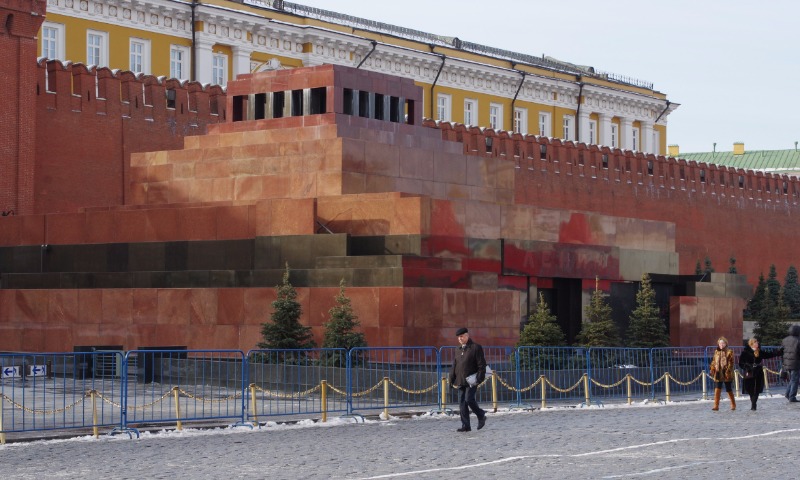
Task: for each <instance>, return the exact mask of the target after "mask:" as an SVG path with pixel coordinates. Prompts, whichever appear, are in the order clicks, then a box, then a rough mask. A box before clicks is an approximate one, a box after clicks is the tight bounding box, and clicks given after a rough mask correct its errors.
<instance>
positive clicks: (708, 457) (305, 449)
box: [0, 397, 800, 480]
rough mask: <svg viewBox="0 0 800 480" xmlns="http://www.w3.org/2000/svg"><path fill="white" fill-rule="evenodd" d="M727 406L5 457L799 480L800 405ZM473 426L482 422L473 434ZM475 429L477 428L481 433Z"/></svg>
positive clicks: (279, 433)
mask: <svg viewBox="0 0 800 480" xmlns="http://www.w3.org/2000/svg"><path fill="white" fill-rule="evenodd" d="M748 404H749V402H748V401H746V399H744V398H742V399H741V400H740V402H739V409H738V410H736V411H730V410H729V404H728V403H727V401H726V402H723V403H722V405H721V408H720V411H719V412H712V411H711V402H709V401H692V402H677V403H672V404H668V405H654V404H650V405H646V404H636V405H633V406H613V407H610V406H609V407H605V408H599V407H592V408H553V409H546V410H534V411H513V410H501V411H499V412H497V413H490V416H489V417H488V422H487V426H486V428H485V429H483V430H481V431H477V430H474V429H473V431H472V432H469V433H457V432H456V431H455V430H456V428H458V426H459V421H458V418H457V417H456V416H447V415H438V414H436V415H430V414H426V415H422V416H420V417H413V418H410V419H409V418H394V417H392V418H390V419H389V420H387V421H373V420H368V421H367V422H365V423H352V422H351V421H350V420H339V419H333V420H332V421H330V422H328V423H326V424H322V423H314V422H312V421H310V420H306V421H301V422H299V423H298V424H295V425H291V426H289V425H276V424H273V423H270V424H268V425H267V426H265V427H262V428H260V429H253V430H250V429H248V428H242V427H238V428H221V429H211V430H201V429H185V430H184V431H182V432H175V431H166V430H164V431H161V432H159V433H143V434H142V436H141V438H139V439H133V440H131V439H128V438H127V436H114V437H109V436H101V438H99V439H94V438H91V437H82V438H77V439H69V440H47V441H35V442H26V443H9V444H6V445H4V446H0V459H1V460H0V474H2V477H3V479H8V480H10V479H39V478H42V477H43V476H46V477H58V478H79V477H80V478H100V477H111V476H113V477H116V478H119V477H122V478H134V477H136V478H176V477H177V478H192V479H217V478H270V479H299V478H303V479H305V478H316V479H323V478H324V479H331V478H335V479H376V478H415V479H418V478H421V479H441V478H460V477H464V476H470V477H474V478H504V479H507V478H523V477H524V478H600V479H611V478H658V479H663V478H681V479H683V478H687V477H690V478H712V477H715V478H723V477H724V478H734V477H736V478H746V477H748V476H758V477H759V478H779V477H780V478H784V477H786V476H787V474H788V476H789V478H794V477H796V476H797V471H798V464H797V459H796V455H795V454H793V453H791V452H793V451H794V450H796V448H797V445H800V442H798V441H799V440H800V406H798V405H800V404H789V403H788V402H786V400H785V399H784V398H782V397H773V398H765V399H762V400H761V401H760V402H759V410H758V411H756V412H751V411H750V410H749V405H748ZM475 423H477V422H475ZM474 426H475V425H473V427H474Z"/></svg>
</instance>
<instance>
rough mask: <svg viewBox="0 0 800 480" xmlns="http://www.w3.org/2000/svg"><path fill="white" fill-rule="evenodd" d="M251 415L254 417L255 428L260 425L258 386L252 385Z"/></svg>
mask: <svg viewBox="0 0 800 480" xmlns="http://www.w3.org/2000/svg"><path fill="white" fill-rule="evenodd" d="M250 414H251V415H252V416H253V426H254V427H255V426H257V425H258V405H256V384H255V383H251V384H250Z"/></svg>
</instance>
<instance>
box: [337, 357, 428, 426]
mask: <svg viewBox="0 0 800 480" xmlns="http://www.w3.org/2000/svg"><path fill="white" fill-rule="evenodd" d="M349 354H350V358H351V363H350V371H349V375H348V377H349V378H350V385H349V386H348V394H349V397H350V400H351V410H350V411H349V412H348V413H355V412H357V411H359V412H360V411H368V410H379V409H381V410H383V411H384V413H386V414H388V413H389V410H391V409H398V408H409V407H411V408H413V407H427V406H436V405H438V404H439V400H440V398H441V375H442V373H441V372H442V367H441V361H440V358H439V351H438V350H437V349H436V348H435V347H408V348H406V347H394V348H353V349H351V350H350V352H349ZM355 359H358V361H356V360H355Z"/></svg>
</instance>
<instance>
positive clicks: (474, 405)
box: [458, 385, 486, 428]
mask: <svg viewBox="0 0 800 480" xmlns="http://www.w3.org/2000/svg"><path fill="white" fill-rule="evenodd" d="M458 391H459V395H458V407H459V412H460V413H461V426H462V427H464V428H470V426H469V411H470V410H472V413H474V414H475V416H476V417H478V420H480V419H481V418H483V417H484V416H485V415H486V412H485V411H483V410H481V407H479V406H478V402H476V401H475V392H477V391H478V386H477V385H476V386H474V387H459V388H458Z"/></svg>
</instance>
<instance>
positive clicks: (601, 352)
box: [587, 347, 664, 402]
mask: <svg viewBox="0 0 800 480" xmlns="http://www.w3.org/2000/svg"><path fill="white" fill-rule="evenodd" d="M650 353H651V352H650V349H648V348H597V347H593V348H590V349H589V350H588V351H587V361H588V368H587V373H588V375H589V382H590V386H589V391H590V400H592V401H602V402H612V401H613V402H624V401H627V400H628V398H630V399H631V401H633V400H641V399H652V397H653V388H654V387H655V385H656V383H655V382H656V380H658V379H659V376H657V375H654V372H653V368H652V358H651V356H650ZM629 376H630V377H629ZM629 379H630V381H629ZM663 382H664V379H661V381H660V382H659V384H662V385H663Z"/></svg>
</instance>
